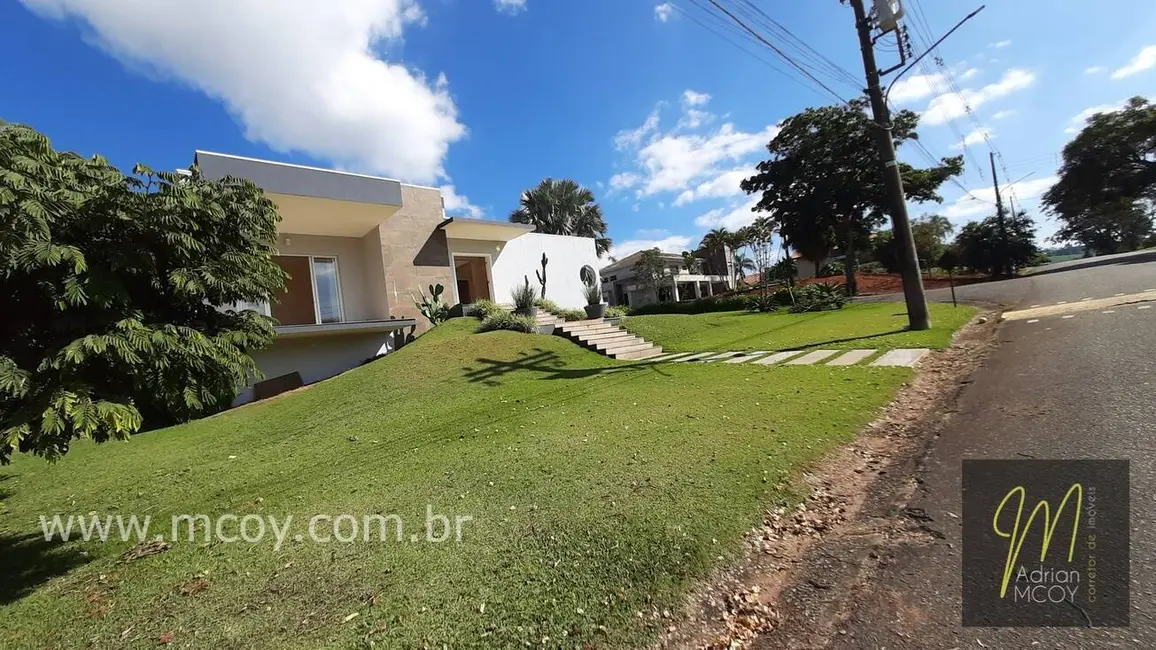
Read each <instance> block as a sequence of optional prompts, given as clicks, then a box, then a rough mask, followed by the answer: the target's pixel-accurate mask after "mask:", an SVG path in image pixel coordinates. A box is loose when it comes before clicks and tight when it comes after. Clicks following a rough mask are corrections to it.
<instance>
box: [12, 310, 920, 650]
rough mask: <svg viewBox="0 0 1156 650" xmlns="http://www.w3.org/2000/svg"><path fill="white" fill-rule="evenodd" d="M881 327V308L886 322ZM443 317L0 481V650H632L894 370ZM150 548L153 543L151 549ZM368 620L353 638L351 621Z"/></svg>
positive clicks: (854, 419)
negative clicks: (251, 538)
mask: <svg viewBox="0 0 1156 650" xmlns="http://www.w3.org/2000/svg"><path fill="white" fill-rule="evenodd" d="M892 309H894V307H892ZM474 327H475V324H474V322H473V321H470V320H465V319H459V320H456V321H451V322H450V323H448V324H446V325H443V326H442V327H440V328H438V329H437V330H435V331H434V332H432V333H430V334H427V335H426V336H423V337H421V338H420V339H419V340H418V341H417V342H415V343H414V344H412V345H410V346H407V347H405V348H403V349H402V350H400V351H398V352H397V353H395V354H392V355H390V356H389V357H386V358H384V359H382V360H379V361H377V362H375V363H372V364H369V365H367V366H364V367H361V368H358V369H356V370H353V371H351V372H349V373H346V374H344V375H342V376H340V377H337V378H334V379H333V380H330V381H327V382H323V383H322V384H319V385H317V386H314V387H312V388H310V389H307V390H304V391H300V392H298V393H294V394H290V395H286V396H282V397H280V398H277V399H273V400H270V401H267V402H263V403H260V404H256V405H252V406H249V407H246V408H242V409H238V410H235V411H232V412H229V413H225V414H222V415H220V416H217V417H214V418H210V419H207V420H202V421H199V422H195V423H190V424H187V425H183V426H180V427H175V428H171V429H167V430H162V431H157V432H153V433H148V434H144V435H140V436H137V437H136V438H135V439H134V440H132V441H131V442H129V443H119V444H107V445H101V446H98V445H92V444H83V443H82V444H77V445H75V447H74V449H73V450H72V451H71V452H70V453H69V454H68V456H67V457H66V458H65V459H64V460H62V461H61V462H59V463H57V464H56V465H49V464H47V463H44V462H43V461H40V460H37V459H32V458H19V459H17V461H16V462H15V463H13V465H12V466H10V467H7V468H0V499H2V501H0V551H2V553H3V558H4V562H3V565H2V568H0V630H2V631H0V647H6V648H32V647H38V648H39V647H69V648H77V647H99V648H122V647H145V648H151V647H156V646H157V645H158V643H160V642H161V641H162V640H165V641H169V642H170V644H169V647H192V646H196V647H208V648H222V649H223V648H350V647H370V646H371V645H372V646H373V647H379V648H381V647H390V648H394V647H396V648H415V647H437V648H441V647H452V648H461V647H476V648H513V647H524V644H525V645H534V646H540V647H601V648H622V647H631V646H636V645H639V644H644V643H646V642H648V641H649V640H652V639H653V638H654V635H655V634H656V633H657V631H658V630H659V626H660V625H661V624H662V621H661V620H659V621H654V620H652V619H651V618H650V617H649V616H647V617H646V618H645V619H644V618H640V617H639V616H637V614H636V612H639V611H646V612H648V613H649V612H651V611H653V610H654V609H655V608H657V610H658V611H661V610H662V609H663V608H671V609H672V610H676V609H677V608H678V606H679V605H680V603H681V602H682V599H683V598H685V594H686V590H687V589H688V588H689V586H690V585H691V583H692V582H693V581H694V580H696V579H701V578H703V577H704V576H706V575H707V574H708V572H709V571H710V569H711V568H712V567H713V566H715V565H717V564H718V562H719V558H720V557H723V556H729V555H730V554H732V553H734V552H736V551H737V550H739V549H740V548H741V536H742V533H743V532H744V531H745V530H747V529H748V528H749V527H750V526H752V525H754V524H755V523H756V522H757V521H758V520H759V517H760V513H761V511H762V509H763V507H764V506H766V505H767V504H768V503H769V502H772V501H779V500H788V501H789V500H791V499H793V496H792V495H791V494H790V493H789V492H788V491H787V490H788V489H789V488H786V487H783V486H784V485H785V483H784V482H785V481H787V480H789V478H790V477H792V476H793V475H795V474H796V472H797V471H798V469H799V468H800V467H801V466H802V465H804V464H806V463H808V462H810V461H812V460H813V459H815V458H816V457H817V456H818V455H819V454H821V453H823V452H824V451H825V450H827V449H828V448H830V447H831V446H832V445H834V444H837V443H840V442H843V441H847V440H849V439H850V438H851V437H852V435H853V433H854V432H855V431H856V430H857V429H859V428H860V427H861V426H863V425H864V424H865V423H866V422H868V421H869V420H870V419H871V418H872V417H873V415H874V414H875V413H876V411H877V409H878V408H879V407H881V406H882V405H884V404H885V403H886V402H887V401H889V399H890V398H891V396H892V395H893V394H894V392H895V391H896V389H897V388H898V386H899V385H900V384H901V383H902V382H904V381H906V380H908V379H909V378H910V377H911V373H910V371H909V370H906V369H880V368H826V367H773V368H767V367H763V366H735V365H724V364H661V365H654V364H645V363H639V364H629V365H624V364H621V363H618V362H614V361H611V360H609V359H606V358H604V357H601V356H598V355H595V354H593V353H590V352H588V351H586V350H583V349H581V348H578V347H577V346H574V345H573V344H571V343H569V342H567V341H564V340H563V339H561V338H557V337H549V336H540V335H522V334H514V333H510V332H494V333H489V334H477V335H475V334H472V331H473V329H474ZM427 504H429V505H431V506H432V507H433V509H434V511H435V512H438V513H441V514H446V515H449V516H450V517H453V516H454V515H469V516H472V517H474V520H473V521H472V522H470V523H468V524H466V526H465V529H464V533H465V534H464V537H463V540H462V541H461V542H460V543H454V542H446V543H442V544H431V543H428V542H425V541H424V540H423V541H421V542H417V543H411V542H410V541H409V540H408V539H407V540H406V541H404V542H396V541H387V542H378V541H373V542H368V543H366V542H358V543H351V544H343V543H337V542H332V543H329V544H317V543H311V542H308V541H306V542H300V543H295V542H292V541H290V542H289V543H287V544H286V546H285V547H284V548H282V549H281V550H280V551H274V549H273V542H271V541H267V542H264V543H261V544H255V545H254V544H245V543H234V544H229V543H222V542H220V541H214V542H211V543H205V542H204V541H198V542H187V541H182V542H177V543H175V544H174V545H173V547H172V548H171V549H170V550H168V551H165V552H162V553H159V554H156V555H152V556H149V557H144V558H139V559H123V558H122V554H123V553H125V551H126V550H128V549H130V548H132V547H133V546H134V545H135V544H134V543H132V542H126V543H122V542H119V541H116V542H112V541H110V542H108V543H104V544H101V543H98V542H89V543H80V542H70V543H67V544H60V543H52V544H48V543H45V542H44V541H43V539H42V538H39V535H40V532H39V530H40V529H39V525H38V523H37V521H38V516H39V515H41V514H46V515H50V516H51V515H52V514H54V513H60V514H71V513H81V514H83V513H88V512H90V511H92V512H96V513H101V514H105V513H108V514H117V513H120V514H125V515H127V514H131V513H136V514H148V515H151V517H152V518H153V521H154V522H159V523H157V524H156V526H158V527H159V528H161V529H163V530H164V531H165V532H167V531H168V528H169V520H170V517H171V516H172V515H174V514H181V513H189V514H192V513H203V514H208V515H216V514H221V513H237V514H240V515H244V514H250V513H257V514H262V515H276V516H278V517H282V518H283V517H285V516H286V515H290V514H291V515H293V516H294V522H293V524H292V529H293V532H296V533H303V532H305V531H306V522H307V520H308V519H309V518H310V517H311V516H313V515H314V514H318V513H325V514H330V515H334V516H336V515H339V514H342V513H349V514H353V515H356V516H357V517H358V518H360V517H361V516H362V515H364V514H367V513H383V514H391V513H396V514H399V515H400V516H401V517H403V519H404V521H405V524H406V532H405V537H406V538H408V537H409V534H410V532H411V531H412V532H419V531H420V530H421V529H422V528H423V526H424V520H425V514H426V506H427ZM155 530H156V528H154V531H155ZM355 613H356V614H358V616H356V617H354V618H352V619H349V620H346V619H347V617H349V616H350V615H352V614H355Z"/></svg>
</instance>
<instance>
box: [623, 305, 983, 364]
mask: <svg viewBox="0 0 1156 650" xmlns="http://www.w3.org/2000/svg"><path fill="white" fill-rule="evenodd" d="M929 308H930V309H931V325H932V327H931V329H929V330H925V331H922V332H909V331H906V327H907V313H906V310H905V309H904V307H903V303H894V302H879V303H856V304H851V305H847V306H846V307H844V308H843V309H841V310H839V311H825V312H816V313H810V314H790V313H786V312H780V313H774V314H752V313H747V312H741V311H738V312H734V311H732V312H718V313H713V314H694V315H684V314H660V315H654V316H631V317H629V318H625V319H623V321H622V324H623V326H624V327H626V329H628V330H630V331H631V332H633V333H635V334H637V335H639V336H641V337H642V338H644V339H646V340H648V341H652V342H654V343H655V344H657V345H660V346H662V349H663V350H665V351H668V352H708V351H711V350H719V351H728V350H769V351H774V350H798V349H804V348H832V349H844V348H877V349H892V348H945V347H947V346H948V345H949V344H950V343H951V336H952V334H953V333H954V332H955V330H957V329H959V328H960V327H961V326H962V325H963V324H964V323H966V322H967V321H968V320H970V319H971V317H972V316H973V315H974V314H975V311H976V310H975V308H974V307H967V306H959V307H952V306H951V305H946V304H941V303H931V304H930V305H929Z"/></svg>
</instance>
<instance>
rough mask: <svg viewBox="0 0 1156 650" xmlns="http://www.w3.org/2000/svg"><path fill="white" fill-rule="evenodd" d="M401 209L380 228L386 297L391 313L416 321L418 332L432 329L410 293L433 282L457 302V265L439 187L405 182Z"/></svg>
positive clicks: (413, 293) (414, 292) (448, 297)
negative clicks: (454, 266) (452, 256)
mask: <svg viewBox="0 0 1156 650" xmlns="http://www.w3.org/2000/svg"><path fill="white" fill-rule="evenodd" d="M401 196H402V207H401V209H400V210H398V211H397V213H396V214H394V215H393V216H391V217H389V218H388V219H386V220H385V221H384V222H383V223H382V224H381V226H380V227H379V228H378V232H379V233H380V236H381V257H382V260H383V261H384V264H385V294H386V296H385V298H386V302H387V305H388V309H389V315H390V316H392V317H394V318H414V319H417V331H419V332H421V331H425V330H426V329H429V322H428V321H426V319H425V318H424V317H422V315H421V313H419V312H418V310H417V307H415V306H414V304H413V299H412V298H411V297H410V294H412V295H414V296H418V295H419V294H418V289H419V288H420V289H421V290H423V291H425V290H427V288H428V286H429V285H431V284H441V285H443V286H444V287H445V290H446V294H445V296H444V297H445V299H446V301H447V302H449V301H451V300H452V296H453V287H452V286H450V285H451V284H452V283H453V269H452V268H451V265H450V250H449V246H448V244H447V241H446V234H445V231H444V230H441V229H439V228H438V225H439V224H440V223H441V222H442V221H443V220H444V219H445V214H444V211H443V209H442V197H441V192H439V191H438V190H436V189H434V188H428V187H417V186H414V185H402V186H401Z"/></svg>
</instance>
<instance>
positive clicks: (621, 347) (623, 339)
mask: <svg viewBox="0 0 1156 650" xmlns="http://www.w3.org/2000/svg"><path fill="white" fill-rule="evenodd" d="M554 334H556V335H558V336H564V337H566V338H568V339H570V340H571V341H574V342H575V343H577V344H578V345H581V346H583V347H586V348H589V349H591V350H594V351H595V352H598V353H600V354H604V355H606V356H608V357H610V358H611V359H623V360H637V359H649V358H651V357H657V356H659V355H660V354H662V348H660V347H658V346H657V345H654V344H653V343H651V342H649V341H646V340H644V339H641V338H639V337H637V336H635V335H633V334H631V333H630V332H627V331H626V330H624V329H622V328H621V327H619V326H617V325H615V324H613V323H611V322H609V321H605V320H580V321H573V322H569V323H565V322H563V323H559V324H558V325H556V326H555V327H554Z"/></svg>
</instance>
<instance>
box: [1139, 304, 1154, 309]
mask: <svg viewBox="0 0 1156 650" xmlns="http://www.w3.org/2000/svg"><path fill="white" fill-rule="evenodd" d="M1136 309H1152V305H1140V306H1139V307H1137V308H1136Z"/></svg>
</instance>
